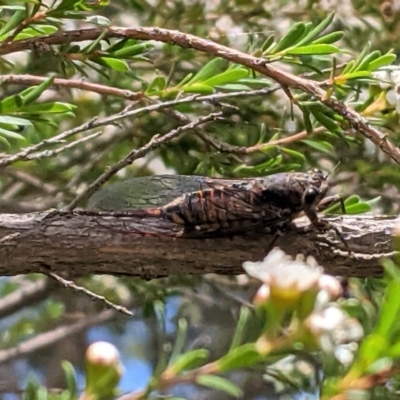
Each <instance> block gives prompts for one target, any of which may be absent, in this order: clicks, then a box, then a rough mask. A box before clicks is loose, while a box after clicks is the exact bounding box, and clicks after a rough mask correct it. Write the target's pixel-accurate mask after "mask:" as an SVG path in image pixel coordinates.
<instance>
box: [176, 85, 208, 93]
mask: <svg viewBox="0 0 400 400" xmlns="http://www.w3.org/2000/svg"><path fill="white" fill-rule="evenodd" d="M182 90H183V91H184V92H186V93H200V94H212V93H214V88H213V87H212V86H209V85H204V84H203V83H193V84H188V85H185V86H183V87H182Z"/></svg>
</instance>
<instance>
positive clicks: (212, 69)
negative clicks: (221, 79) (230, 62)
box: [188, 58, 226, 85]
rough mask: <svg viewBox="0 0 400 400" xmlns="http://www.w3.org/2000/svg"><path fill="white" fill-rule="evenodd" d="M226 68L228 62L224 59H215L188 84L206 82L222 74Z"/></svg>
mask: <svg viewBox="0 0 400 400" xmlns="http://www.w3.org/2000/svg"><path fill="white" fill-rule="evenodd" d="M225 66H226V61H225V60H224V59H223V58H214V59H213V60H211V61H209V62H208V63H207V64H206V65H205V66H204V67H203V68H201V69H200V71H199V72H198V73H197V74H196V75H195V76H194V77H193V78H192V79H191V80H190V81H189V82H188V84H191V85H192V84H194V83H199V82H204V81H205V80H207V79H209V78H212V77H213V76H215V75H217V74H219V73H220V72H222V70H223V68H224V67H225Z"/></svg>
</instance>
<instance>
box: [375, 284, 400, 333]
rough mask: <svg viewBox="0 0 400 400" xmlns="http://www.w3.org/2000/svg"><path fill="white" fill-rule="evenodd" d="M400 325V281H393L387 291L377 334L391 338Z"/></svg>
mask: <svg viewBox="0 0 400 400" xmlns="http://www.w3.org/2000/svg"><path fill="white" fill-rule="evenodd" d="M399 323H400V280H397V279H396V280H392V281H391V282H390V283H389V284H388V286H387V287H386V290H385V296H384V300H383V303H382V306H381V310H380V317H379V322H378V325H377V327H376V330H375V332H376V333H377V334H378V335H381V336H383V337H387V338H390V337H391V333H392V332H393V331H394V329H395V327H398V325H399Z"/></svg>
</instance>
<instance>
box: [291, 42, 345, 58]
mask: <svg viewBox="0 0 400 400" xmlns="http://www.w3.org/2000/svg"><path fill="white" fill-rule="evenodd" d="M338 52H340V49H339V48H338V47H336V46H333V45H331V44H310V45H308V46H300V47H293V48H291V49H288V50H286V51H285V54H290V55H309V54H333V53H338Z"/></svg>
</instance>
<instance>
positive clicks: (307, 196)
mask: <svg viewBox="0 0 400 400" xmlns="http://www.w3.org/2000/svg"><path fill="white" fill-rule="evenodd" d="M318 195H319V190H318V189H317V188H316V187H309V188H307V189H306V191H305V192H304V196H303V202H304V205H305V206H307V205H308V206H311V205H313V204H314V203H315V201H316V200H317V198H318Z"/></svg>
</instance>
